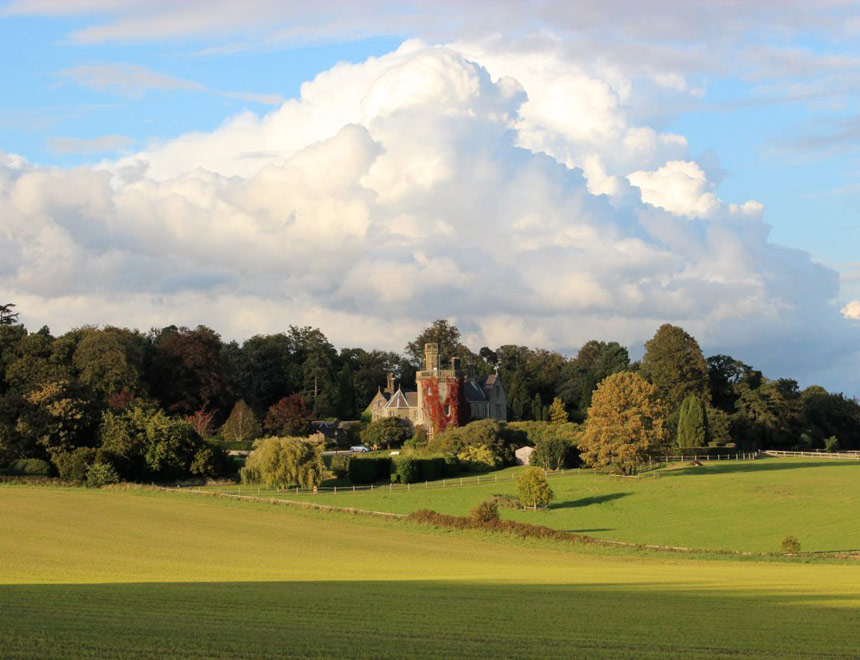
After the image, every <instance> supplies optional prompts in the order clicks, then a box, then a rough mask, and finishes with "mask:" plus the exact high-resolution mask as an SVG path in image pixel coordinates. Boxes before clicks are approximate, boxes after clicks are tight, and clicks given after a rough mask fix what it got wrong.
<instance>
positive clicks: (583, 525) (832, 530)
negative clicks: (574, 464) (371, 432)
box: [226, 458, 860, 552]
mask: <svg viewBox="0 0 860 660" xmlns="http://www.w3.org/2000/svg"><path fill="white" fill-rule="evenodd" d="M516 471H517V469H514V470H513V471H511V470H506V471H502V472H500V473H499V482H498V483H494V482H492V481H491V480H492V476H489V477H487V479H488V483H486V484H481V485H474V484H472V485H466V486H462V487H461V486H457V485H456V484H457V483H458V482H457V481H456V480H454V481H453V482H449V483H454V484H455V485H454V486H451V487H448V488H444V489H439V488H430V489H427V488H424V484H413V486H412V489H411V490H410V491H409V492H404V491H403V490H402V489H401V490H399V491H398V490H395V491H393V492H389V491H388V490H387V489H386V488H382V489H378V490H375V491H373V492H372V493H371V492H366V491H359V492H356V493H352V492H351V491H349V490H346V491H343V492H338V493H337V495H333V494H331V493H320V494H318V495H299V496H296V495H295V494H293V493H287V494H284V495H282V497H285V498H288V499H293V500H301V501H311V502H317V503H320V504H331V505H336V506H344V507H356V508H361V509H372V510H375V511H389V512H394V513H410V512H412V511H415V510H417V509H422V508H427V509H434V510H436V511H440V512H442V513H450V514H454V515H467V514H468V512H469V510H470V509H471V508H472V507H474V506H475V505H476V504H478V503H479V502H480V501H481V500H483V499H485V498H488V497H490V496H492V495H494V494H508V495H513V494H515V493H516V484H515V482H513V481H511V480H510V476H511V474H512V472H513V473H516ZM550 481H551V484H552V487H553V490H554V491H555V494H556V498H555V501H554V502H553V504H552V506H551V507H550V509H549V510H547V511H516V510H503V511H502V516H503V517H506V518H511V519H514V520H519V521H523V522H532V523H535V524H540V525H546V526H548V527H553V528H555V529H563V530H566V531H572V532H579V533H583V534H589V535H592V536H596V537H600V538H606V539H612V540H617V541H627V542H635V543H653V544H661V545H672V546H684V547H693V548H706V549H710V550H745V551H765V552H767V551H778V550H779V548H780V543H781V541H782V539H783V538H784V537H785V536H786V535H789V534H791V535H793V536H796V537H797V538H798V539H799V540H800V541H801V544H802V546H803V549H804V550H807V551H823V550H851V549H860V524H858V521H860V518H858V515H860V514H858V511H860V462H855V461H827V460H822V459H797V458H779V459H777V458H762V459H758V460H755V461H722V462H711V463H706V464H704V465H703V466H702V467H697V468H693V467H683V468H679V469H670V470H663V471H660V472H658V473H655V474H652V475H650V476H645V477H643V478H641V479H623V478H619V477H609V476H604V475H596V474H593V473H591V472H590V471H583V472H582V473H578V472H577V471H572V472H570V473H567V474H566V475H565V476H563V477H562V476H551V477H550ZM431 485H438V484H431ZM226 490H228V491H231V492H237V490H238V489H237V488H236V487H233V488H227V489H226ZM244 492H245V493H246V494H252V493H253V494H256V489H253V490H249V489H247V488H246V489H245V490H244ZM261 494H262V495H265V496H270V495H274V493H270V492H268V491H265V490H263V491H261Z"/></svg>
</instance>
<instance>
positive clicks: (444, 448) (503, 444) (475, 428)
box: [427, 419, 521, 469]
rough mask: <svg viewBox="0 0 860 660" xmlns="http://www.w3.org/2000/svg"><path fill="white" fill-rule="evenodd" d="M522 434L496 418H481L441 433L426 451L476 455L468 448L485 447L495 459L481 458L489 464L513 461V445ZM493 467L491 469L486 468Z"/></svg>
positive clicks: (428, 444)
mask: <svg viewBox="0 0 860 660" xmlns="http://www.w3.org/2000/svg"><path fill="white" fill-rule="evenodd" d="M519 435H521V434H516V433H512V432H511V431H510V430H509V429H508V427H507V426H506V425H505V424H502V423H500V422H497V421H496V420H494V419H480V420H477V421H475V422H471V423H470V424H466V425H465V426H458V427H455V428H452V429H449V430H447V431H445V432H444V433H440V434H438V435H436V436H434V438H433V439H432V440H431V441H430V442H428V443H427V451H428V452H430V453H434V454H453V455H455V456H459V455H460V454H463V453H466V454H474V453H475V452H470V451H469V448H474V449H478V448H481V447H483V453H486V452H487V451H489V452H490V453H491V454H492V455H493V459H492V460H485V461H482V462H484V463H486V464H488V465H493V466H496V465H501V464H503V463H513V460H514V451H513V445H514V444H515V443H516V442H517V438H518V437H519ZM483 469H492V468H483Z"/></svg>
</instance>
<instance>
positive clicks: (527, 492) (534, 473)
mask: <svg viewBox="0 0 860 660" xmlns="http://www.w3.org/2000/svg"><path fill="white" fill-rule="evenodd" d="M517 487H518V489H519V495H520V502H521V503H522V505H523V506H524V507H529V506H530V507H532V508H534V509H537V508H538V505H540V506H547V505H548V504H549V503H550V501H551V500H552V498H553V492H552V488H550V486H549V482H547V480H546V475H545V474H544V472H543V470H541V469H540V468H528V469H527V470H525V471H524V472H523V473H522V474H521V475H520V477H519V479H517Z"/></svg>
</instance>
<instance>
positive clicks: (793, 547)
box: [782, 534, 800, 555]
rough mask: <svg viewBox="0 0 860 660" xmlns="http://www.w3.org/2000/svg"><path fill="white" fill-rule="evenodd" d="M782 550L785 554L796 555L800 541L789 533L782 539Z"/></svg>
mask: <svg viewBox="0 0 860 660" xmlns="http://www.w3.org/2000/svg"><path fill="white" fill-rule="evenodd" d="M782 552H783V553H784V554H786V555H796V554H798V553H799V552H800V541H798V540H797V537H796V536H791V535H790V534H789V535H788V536H786V537H785V538H784V539H782Z"/></svg>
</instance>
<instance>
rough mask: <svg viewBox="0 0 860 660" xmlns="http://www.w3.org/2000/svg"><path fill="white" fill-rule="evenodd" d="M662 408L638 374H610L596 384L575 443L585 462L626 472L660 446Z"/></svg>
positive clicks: (654, 388)
mask: <svg viewBox="0 0 860 660" xmlns="http://www.w3.org/2000/svg"><path fill="white" fill-rule="evenodd" d="M664 420H665V409H664V407H663V404H662V403H661V402H660V400H659V398H658V397H657V388H656V387H654V386H653V385H652V384H650V383H649V382H648V381H646V380H645V379H644V378H642V377H641V376H640V375H639V374H635V373H630V372H622V373H617V374H613V375H612V376H609V377H608V378H606V379H605V380H604V381H603V382H602V383H600V384H599V385H598V386H597V391H596V392H595V393H594V396H593V397H592V401H591V407H590V408H589V409H588V422H587V423H586V427H585V433H584V434H583V436H582V439H581V441H580V443H579V450H580V455H581V457H582V460H583V461H584V462H585V464H586V465H589V466H593V467H600V468H609V469H610V470H611V471H613V472H622V473H625V474H630V473H632V472H634V471H635V470H636V468H637V467H639V466H640V465H641V464H642V463H643V462H644V461H645V460H646V459H647V457H648V454H649V452H652V451H654V450H657V449H660V448H662V447H663V441H664V439H665V436H666V434H665V431H664V428H663V425H664Z"/></svg>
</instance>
